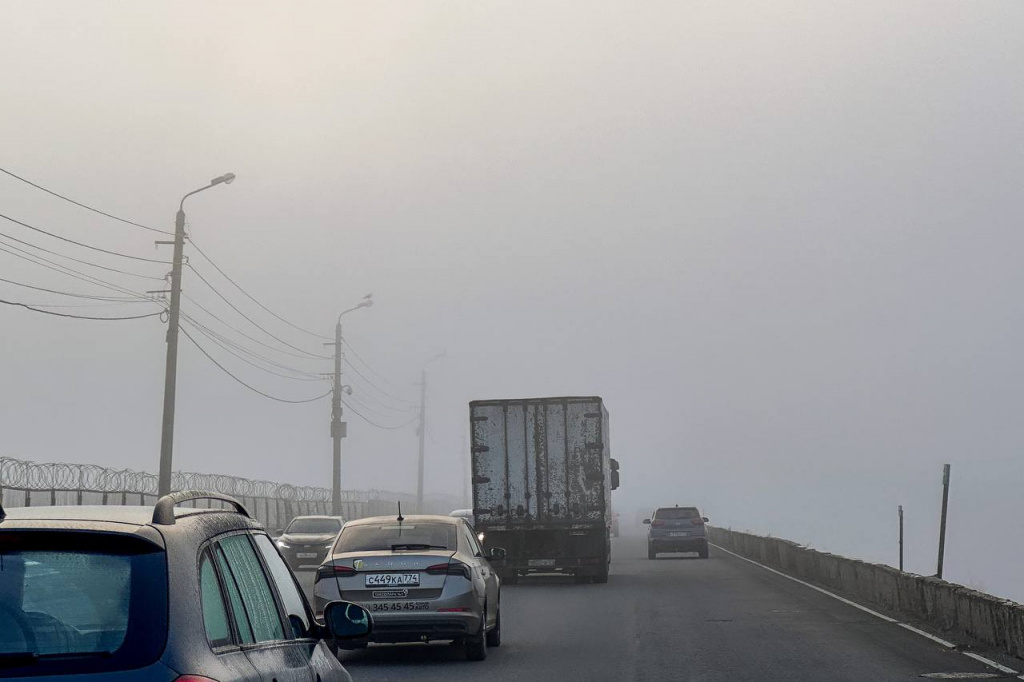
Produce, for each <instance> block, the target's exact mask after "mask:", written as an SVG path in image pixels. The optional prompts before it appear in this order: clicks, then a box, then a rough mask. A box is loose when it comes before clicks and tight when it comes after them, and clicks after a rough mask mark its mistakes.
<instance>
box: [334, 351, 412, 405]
mask: <svg viewBox="0 0 1024 682" xmlns="http://www.w3.org/2000/svg"><path fill="white" fill-rule="evenodd" d="M346 364H347V365H348V367H349V369H351V370H352V371H353V372H355V373H356V375H357V376H359V377H360V378H362V380H363V381H365V382H366V383H368V384H369V385H370V386H372V387H373V388H374V389H376V390H378V391H380V392H381V393H383V394H384V395H386V396H387V397H389V398H391V399H392V400H395V401H398V402H400V403H409V404H410V405H415V403H414V402H413V401H412V400H404V399H402V398H398V397H395V396H393V395H391V394H390V393H388V392H387V391H385V390H384V389H383V388H381V387H380V386H377V385H376V384H375V383H373V381H372V380H371V379H369V378H368V377H367V376H366V375H365V374H363V373H362V372H360V371H359V368H358V367H356V366H355V365H353V364H352V363H351V362H348V361H347V360H346Z"/></svg>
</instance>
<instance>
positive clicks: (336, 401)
mask: <svg viewBox="0 0 1024 682" xmlns="http://www.w3.org/2000/svg"><path fill="white" fill-rule="evenodd" d="M372 305H373V294H367V295H366V296H363V300H361V301H360V302H359V303H358V304H356V306H355V307H354V308H349V309H348V310H343V311H341V312H340V313H338V321H337V323H336V324H335V325H334V343H333V344H331V343H325V344H324V345H325V346H332V345H333V346H334V390H333V391H332V398H331V438H332V439H333V440H334V465H333V469H332V471H331V514H332V515H334V516H341V439H342V438H344V437H345V436H346V435H347V433H348V428H347V427H348V425H347V424H346V423H345V422H343V421H341V415H342V409H341V393H342V391H345V390H346V389H347V392H348V393H349V394H351V393H352V389H351V388H350V387H348V386H342V385H341V317H342V315H345V314H347V313H351V312H352V311H354V310H359V309H360V308H369V307H370V306H372Z"/></svg>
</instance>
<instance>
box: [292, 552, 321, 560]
mask: <svg viewBox="0 0 1024 682" xmlns="http://www.w3.org/2000/svg"><path fill="white" fill-rule="evenodd" d="M295 556H296V558H298V559H315V558H316V552H297V553H296V554H295Z"/></svg>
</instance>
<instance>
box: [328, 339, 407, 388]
mask: <svg viewBox="0 0 1024 682" xmlns="http://www.w3.org/2000/svg"><path fill="white" fill-rule="evenodd" d="M342 341H344V343H345V345H346V346H348V349H349V351H350V352H351V353H352V355H354V356H355V357H356V359H357V360H359V362H361V363H362V364H363V367H365V368H366V369H367V370H368V371H369V372H370V373H371V374H373V375H374V376H375V377H377V378H378V379H380V380H381V381H383V382H384V383H386V384H389V385H391V386H393V387H394V388H396V389H398V388H401V386H398V385H397V384H396V383H395V382H393V381H389V380H388V379H387V377H384V376H382V375H381V374H380V373H379V372H377V371H376V370H374V369H373V366H372V365H370V363H368V362H367V361H366V360H363V358H362V356H361V355H359V353H358V352H356V349H355V348H353V347H352V343H351V342H350V341H349V340H348V339H347V338H346V339H342ZM349 366H350V367H351V366H352V363H349ZM353 369H355V368H354V367H353ZM357 373H358V372H357ZM360 376H362V375H360ZM364 378H365V377H364ZM367 381H369V379H367ZM371 383H372V382H371ZM375 388H377V390H379V391H380V392H381V393H383V394H384V395H386V396H388V397H389V398H394V399H395V400H397V401H399V402H403V403H415V401H414V400H405V399H404V398H395V396H393V395H391V394H389V393H388V392H387V391H384V390H381V389H380V388H379V387H376V386H375Z"/></svg>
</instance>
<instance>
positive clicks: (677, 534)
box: [668, 530, 690, 538]
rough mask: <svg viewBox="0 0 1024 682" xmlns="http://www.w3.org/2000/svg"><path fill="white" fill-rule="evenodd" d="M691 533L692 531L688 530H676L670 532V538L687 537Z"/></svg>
mask: <svg viewBox="0 0 1024 682" xmlns="http://www.w3.org/2000/svg"><path fill="white" fill-rule="evenodd" d="M689 534H690V531H688V530H677V531H675V532H672V533H669V534H668V536H669V537H670V538H685V537H686V536H687V535H689Z"/></svg>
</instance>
